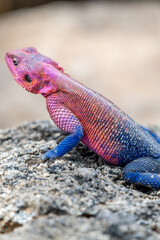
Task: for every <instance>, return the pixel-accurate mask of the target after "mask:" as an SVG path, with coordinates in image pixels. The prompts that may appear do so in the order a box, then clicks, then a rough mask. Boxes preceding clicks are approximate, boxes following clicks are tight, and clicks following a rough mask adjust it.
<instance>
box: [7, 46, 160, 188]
mask: <svg viewBox="0 0 160 240" xmlns="http://www.w3.org/2000/svg"><path fill="white" fill-rule="evenodd" d="M6 62H7V64H8V67H9V69H10V71H11V73H12V74H13V76H14V78H15V80H16V81H17V82H18V83H19V84H20V85H21V86H22V87H23V88H25V89H26V90H27V91H29V92H32V93H35V94H38V93H40V94H42V95H43V96H44V97H45V98H46V102H47V109H48V112H49V114H50V116H51V119H52V120H53V122H54V123H55V124H56V125H57V126H58V127H59V128H60V129H62V130H64V131H66V132H68V133H70V134H69V135H68V136H67V137H66V138H65V139H64V140H63V141H62V142H61V143H60V144H59V145H58V146H57V147H56V148H55V149H53V150H50V151H48V152H47V153H45V154H44V155H43V159H50V160H53V159H55V158H57V157H61V156H63V155H64V154H65V153H67V152H68V151H70V150H71V149H72V148H73V147H74V146H76V144H77V143H78V142H79V141H82V142H83V143H84V144H86V145H87V146H88V147H89V148H90V149H92V150H93V151H94V152H96V153H97V154H98V155H99V156H101V157H102V158H103V159H104V160H105V161H106V162H108V163H110V164H114V165H122V166H125V165H126V166H125V168H124V170H123V177H124V178H125V179H126V180H127V181H128V182H131V183H136V184H141V185H144V186H149V187H153V188H156V189H159V188H160V145H159V138H158V137H157V136H156V135H155V134H154V133H152V132H151V131H149V130H148V129H145V128H144V127H142V126H140V125H138V124H137V123H135V122H134V121H133V120H132V119H131V118H130V117H129V116H128V115H127V114H125V113H124V112H123V111H122V110H120V109H119V108H118V107H117V106H116V105H114V104H113V103H112V102H111V101H109V100H108V99H106V98H105V97H103V96H102V95H100V94H98V93H96V92H95V91H92V90H90V89H89V88H87V87H85V86H84V85H82V84H80V83H79V82H77V81H75V80H73V79H72V78H70V77H69V76H68V75H67V74H65V73H64V72H63V69H62V68H61V67H59V66H58V64H57V63H56V62H55V61H53V60H51V59H50V58H48V57H45V56H43V55H41V54H40V53H38V52H37V50H36V49H35V48H24V49H18V50H13V51H10V52H7V53H6ZM130 162H131V163H130Z"/></svg>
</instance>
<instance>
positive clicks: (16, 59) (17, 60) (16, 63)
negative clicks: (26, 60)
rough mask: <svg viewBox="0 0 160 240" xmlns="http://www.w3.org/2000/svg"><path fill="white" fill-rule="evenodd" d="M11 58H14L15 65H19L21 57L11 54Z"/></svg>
mask: <svg viewBox="0 0 160 240" xmlns="http://www.w3.org/2000/svg"><path fill="white" fill-rule="evenodd" d="M11 58H12V61H13V64H14V66H17V65H18V63H19V59H18V58H17V57H16V56H11Z"/></svg>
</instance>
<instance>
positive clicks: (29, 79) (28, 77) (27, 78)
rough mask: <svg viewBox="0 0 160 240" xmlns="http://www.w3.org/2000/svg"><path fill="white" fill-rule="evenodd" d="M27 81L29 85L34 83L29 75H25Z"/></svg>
mask: <svg viewBox="0 0 160 240" xmlns="http://www.w3.org/2000/svg"><path fill="white" fill-rule="evenodd" d="M25 81H26V82H28V83H31V82H32V80H31V78H30V76H29V75H28V74H26V75H25Z"/></svg>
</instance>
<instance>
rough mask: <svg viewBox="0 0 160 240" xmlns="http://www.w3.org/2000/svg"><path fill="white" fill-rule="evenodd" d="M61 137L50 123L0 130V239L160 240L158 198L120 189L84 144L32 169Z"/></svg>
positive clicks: (113, 173) (115, 170) (113, 172)
mask: <svg viewBox="0 0 160 240" xmlns="http://www.w3.org/2000/svg"><path fill="white" fill-rule="evenodd" d="M63 137H64V134H63V133H60V132H59V131H57V128H56V127H54V126H53V125H51V124H50V122H49V121H43V122H40V121H35V122H28V123H24V124H22V125H20V126H18V127H16V128H12V129H5V130H0V232H1V234H0V239H1V240H10V239H12V240H20V239H24V240H37V239H38V240H50V239H55V240H59V239H63V240H68V239H69V240H75V239H76V240H77V239H78V240H81V239H83V240H89V239H92V240H103V239H105V240H106V239H107V240H108V239H109V240H110V239H115V240H116V239H124V240H127V239H147V240H151V239H155V240H156V239H160V191H154V190H150V189H146V188H143V187H135V186H133V185H129V184H126V183H125V182H124V180H123V179H122V177H121V168H120V167H113V166H109V165H107V164H106V163H105V162H104V161H103V160H102V159H101V158H99V157H98V156H97V155H96V154H94V153H92V152H91V151H90V150H89V149H88V148H87V147H85V146H84V145H83V144H82V143H80V144H79V145H78V146H77V147H76V148H74V149H73V150H72V151H71V152H70V153H69V154H66V155H65V156H64V157H62V158H61V159H57V160H55V161H54V162H53V163H52V164H51V165H50V166H49V165H48V164H47V163H42V162H41V160H40V158H38V157H37V159H36V160H35V162H34V159H33V156H34V155H37V156H39V155H41V154H42V153H43V152H45V151H46V149H51V148H53V147H54V146H55V145H56V144H57V142H59V141H60V140H61V139H62V138H63Z"/></svg>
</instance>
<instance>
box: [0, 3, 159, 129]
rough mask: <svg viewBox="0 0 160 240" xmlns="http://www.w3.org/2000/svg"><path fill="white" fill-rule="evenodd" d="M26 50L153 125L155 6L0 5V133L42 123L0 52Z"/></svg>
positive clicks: (39, 100) (41, 108)
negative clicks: (31, 122)
mask: <svg viewBox="0 0 160 240" xmlns="http://www.w3.org/2000/svg"><path fill="white" fill-rule="evenodd" d="M27 46H34V47H36V48H37V49H38V51H39V52H41V53H42V54H44V55H46V56H49V57H51V58H53V59H54V60H56V61H57V62H59V63H60V66H62V67H64V69H65V72H66V73H68V74H70V75H71V76H72V77H73V78H74V79H77V80H78V81H80V82H82V83H83V84H85V85H87V86H88V87H90V88H92V89H94V90H96V91H98V92H99V93H101V94H103V95H104V96H105V97H107V98H109V99H110V100H112V101H113V102H114V103H115V104H116V105H118V106H119V107H120V108H122V109H123V110H124V111H125V112H127V113H128V114H129V115H130V116H131V117H132V118H134V119H135V120H136V121H137V122H139V123H141V124H144V125H148V124H160V2H159V1H153V0H151V1H140V0H139V1H131V0H130V1H72V2H70V1H63V2H62V1H45V0H27V1H24V0H5V1H4V0H0V128H6V127H10V126H15V125H18V124H19V123H21V122H23V121H26V120H35V119H49V115H48V113H47V110H46V106H45V99H44V98H43V97H42V96H40V95H34V94H31V93H28V92H26V91H25V90H24V89H22V88H21V87H20V86H19V85H18V84H17V83H16V82H15V81H14V79H13V77H12V76H11V74H10V72H9V70H8V68H7V66H6V64H5V61H4V54H5V52H6V51H8V50H11V49H17V48H23V47H27Z"/></svg>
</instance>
